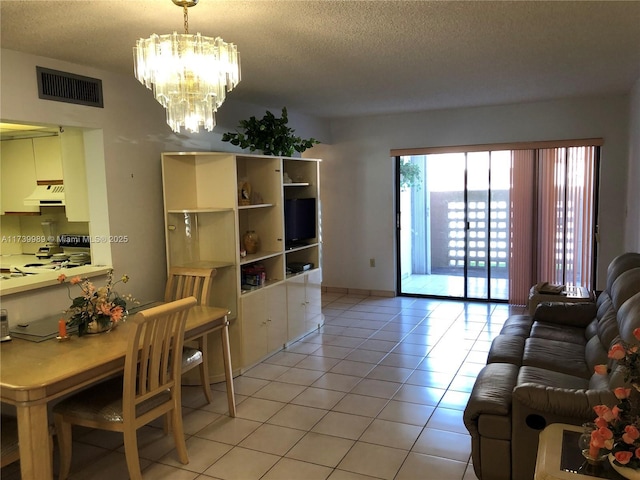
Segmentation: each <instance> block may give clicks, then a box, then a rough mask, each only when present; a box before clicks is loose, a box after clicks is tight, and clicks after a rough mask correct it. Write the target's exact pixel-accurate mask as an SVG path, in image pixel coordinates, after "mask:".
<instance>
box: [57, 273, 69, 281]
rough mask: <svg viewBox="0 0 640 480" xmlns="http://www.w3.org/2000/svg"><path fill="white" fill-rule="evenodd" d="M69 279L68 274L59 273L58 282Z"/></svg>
mask: <svg viewBox="0 0 640 480" xmlns="http://www.w3.org/2000/svg"><path fill="white" fill-rule="evenodd" d="M66 279H67V276H66V275H65V274H64V273H61V274H60V275H58V282H59V283H64V281H65V280H66Z"/></svg>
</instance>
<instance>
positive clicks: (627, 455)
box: [614, 452, 633, 465]
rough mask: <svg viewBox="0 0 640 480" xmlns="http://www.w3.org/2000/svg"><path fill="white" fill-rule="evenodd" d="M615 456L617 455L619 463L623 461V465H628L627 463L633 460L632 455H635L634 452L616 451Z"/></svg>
mask: <svg viewBox="0 0 640 480" xmlns="http://www.w3.org/2000/svg"><path fill="white" fill-rule="evenodd" d="M614 456H615V457H616V460H617V461H618V463H621V464H622V465H626V464H627V463H629V460H631V457H633V453H631V452H616V453H614Z"/></svg>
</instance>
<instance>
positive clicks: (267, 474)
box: [1, 293, 520, 480]
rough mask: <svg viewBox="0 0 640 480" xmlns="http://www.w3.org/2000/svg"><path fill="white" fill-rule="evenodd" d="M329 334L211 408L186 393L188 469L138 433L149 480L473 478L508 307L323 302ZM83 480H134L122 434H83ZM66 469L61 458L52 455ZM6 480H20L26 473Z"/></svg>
mask: <svg viewBox="0 0 640 480" xmlns="http://www.w3.org/2000/svg"><path fill="white" fill-rule="evenodd" d="M323 312H324V315H325V326H324V327H323V328H322V329H321V330H320V331H319V332H314V333H312V334H310V335H308V336H306V337H304V338H303V339H302V340H300V341H298V342H296V343H294V344H293V345H291V346H290V347H289V348H288V349H287V350H283V351H281V352H278V353H276V354H275V355H273V356H271V357H270V358H268V359H266V360H264V361H263V362H262V363H260V364H258V365H256V366H255V367H254V368H252V369H251V370H249V371H248V372H246V373H245V374H244V375H242V376H240V377H237V378H236V379H235V388H236V398H237V405H238V416H237V417H236V418H231V417H229V416H228V413H227V405H226V394H225V391H224V388H225V387H224V383H220V384H215V385H213V390H214V402H213V403H212V404H211V405H208V404H206V402H205V401H204V395H203V394H202V390H201V388H200V387H183V392H184V394H183V405H184V412H183V414H184V424H185V432H186V435H187V447H188V450H189V459H190V462H189V464H188V465H182V464H180V463H179V461H178V460H177V456H176V454H175V451H174V449H173V441H172V437H171V436H166V437H165V436H163V434H162V429H161V428H160V427H161V424H154V425H153V426H148V427H144V428H143V429H141V430H140V435H139V450H140V457H141V459H142V460H141V464H142V468H143V476H144V478H145V479H152V480H157V479H175V480H193V479H200V480H205V479H211V478H213V479H224V480H258V479H261V480H299V479H300V480H302V479H304V480H315V479H329V480H365V479H386V480H392V479H393V480H413V479H418V478H429V479H437V480H447V479H454V480H471V479H475V478H476V477H475V475H474V473H473V466H472V465H471V463H470V451H471V440H470V437H469V434H468V432H467V430H466V428H465V427H464V424H463V422H462V413H463V410H464V407H465V405H466V403H467V400H468V397H469V392H470V391H471V388H472V386H473V383H474V380H475V376H476V375H477V373H478V371H479V370H480V369H481V368H482V366H483V365H484V363H485V361H486V356H487V352H488V350H489V346H490V344H491V340H492V339H493V338H494V337H495V336H496V335H497V334H498V332H499V330H500V328H501V326H502V324H503V323H504V321H505V320H506V319H507V318H508V316H509V314H511V313H520V310H517V309H513V308H510V307H509V306H508V305H504V304H485V303H471V302H453V301H444V300H428V299H416V298H408V297H396V298H382V297H363V296H353V295H344V294H338V293H323ZM73 449H74V450H73V460H72V475H71V478H72V479H73V480H80V479H91V480H102V479H104V480H107V479H108V480H112V479H124V478H127V468H126V463H125V457H124V449H123V445H122V436H121V435H119V434H115V433H108V432H101V431H91V430H85V429H77V430H74V446H73ZM54 471H56V472H57V449H56V452H54ZM1 476H2V478H3V480H8V479H12V478H19V477H20V476H19V470H18V468H17V464H14V465H12V466H9V467H6V468H5V469H2V472H1Z"/></svg>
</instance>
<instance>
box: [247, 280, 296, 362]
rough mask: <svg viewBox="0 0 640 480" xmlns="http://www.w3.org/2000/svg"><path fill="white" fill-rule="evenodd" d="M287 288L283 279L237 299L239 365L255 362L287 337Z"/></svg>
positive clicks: (280, 344)
mask: <svg viewBox="0 0 640 480" xmlns="http://www.w3.org/2000/svg"><path fill="white" fill-rule="evenodd" d="M286 305H287V291H286V288H285V286H284V284H283V283H278V284H275V285H271V286H269V287H266V288H264V289H260V290H257V291H255V292H251V293H250V294H248V295H245V296H243V297H242V299H241V312H242V353H243V357H242V365H243V366H245V367H246V368H248V367H250V366H252V365H255V364H256V363H258V362H259V361H261V360H262V359H264V358H265V357H266V356H267V355H269V354H271V353H272V352H274V351H276V350H279V349H282V348H283V347H284V345H285V343H286V341H287V309H286Z"/></svg>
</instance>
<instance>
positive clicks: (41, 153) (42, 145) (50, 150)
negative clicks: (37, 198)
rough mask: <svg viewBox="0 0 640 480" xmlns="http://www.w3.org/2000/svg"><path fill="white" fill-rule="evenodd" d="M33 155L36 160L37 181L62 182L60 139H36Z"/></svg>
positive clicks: (34, 140)
mask: <svg viewBox="0 0 640 480" xmlns="http://www.w3.org/2000/svg"><path fill="white" fill-rule="evenodd" d="M33 154H34V157H35V160H36V179H37V180H41V181H52V180H62V156H61V153H60V138H59V137H42V138H34V139H33Z"/></svg>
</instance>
